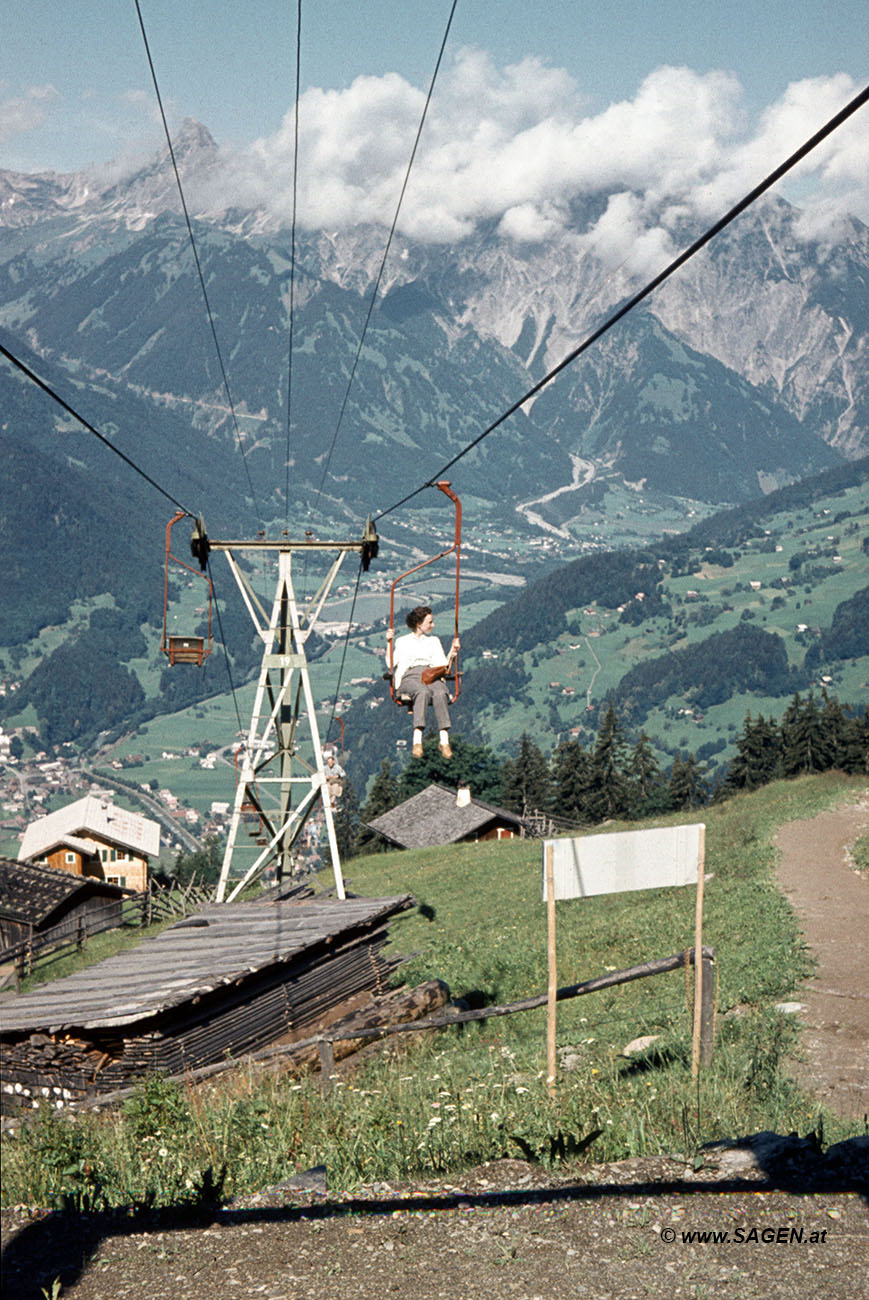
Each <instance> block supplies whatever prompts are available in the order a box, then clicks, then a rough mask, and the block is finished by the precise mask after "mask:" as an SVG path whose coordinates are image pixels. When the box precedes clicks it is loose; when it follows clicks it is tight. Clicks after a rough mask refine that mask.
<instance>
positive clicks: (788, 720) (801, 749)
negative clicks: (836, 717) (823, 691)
mask: <svg viewBox="0 0 869 1300" xmlns="http://www.w3.org/2000/svg"><path fill="white" fill-rule="evenodd" d="M781 731H782V770H783V772H784V775H785V776H797V775H798V774H799V773H801V772H824V771H826V769H827V768H829V767H830V766H831V757H832V756H831V750H830V745H829V742H828V739H827V737H826V736H825V733H824V726H823V721H822V718H821V710H820V709H819V708H818V702H817V700H816V699H815V697H814V694H813V693H812V692H811V691H810V692H809V694H808V696H807V697H806V700H805V702H803V701H802V700H801V699H800V697H799V695H795V696H794V698H793V699H792V700H791V702H790V704H789V705H788V707H787V708H786V709H785V713H784V717H783V718H782V723H781Z"/></svg>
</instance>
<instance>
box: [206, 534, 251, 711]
mask: <svg viewBox="0 0 869 1300" xmlns="http://www.w3.org/2000/svg"><path fill="white" fill-rule="evenodd" d="M207 564H208V576H209V577H210V578H211V580H212V585H213V583H214V579H213V577H212V574H211V561H210V560H208V561H207ZM214 609H215V612H216V614H217V628H218V631H219V633H220V644H221V646H222V647H223V661H224V663H225V664H226V675H227V677H228V678H229V689H230V693H231V694H232V705H233V708H234V709H235V716H236V720H237V722H238V730H239V731H240V732H243V731H244V723H243V722H242V720H241V710H240V709H239V707H238V696H237V694H236V690H235V682H234V681H233V677H232V665H231V663H230V659H229V651H228V650H227V648H226V636H225V635H224V631H223V618H222V617H221V613H220V600H219V598H218V597H217V595H216V594H215V597H214Z"/></svg>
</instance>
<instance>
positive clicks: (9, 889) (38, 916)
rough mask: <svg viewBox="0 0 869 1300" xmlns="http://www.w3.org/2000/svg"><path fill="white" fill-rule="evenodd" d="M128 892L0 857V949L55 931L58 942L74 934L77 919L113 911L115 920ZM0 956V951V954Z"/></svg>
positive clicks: (32, 864)
mask: <svg viewBox="0 0 869 1300" xmlns="http://www.w3.org/2000/svg"><path fill="white" fill-rule="evenodd" d="M128 892H129V891H128V890H126V889H122V888H121V887H120V886H119V885H110V884H108V883H107V882H106V881H105V880H98V879H96V878H95V877H93V876H74V875H71V874H70V873H69V872H68V871H58V870H57V869H55V868H54V867H46V866H42V865H40V864H37V863H33V862H13V861H12V859H11V858H0V949H3V950H5V949H7V948H12V947H14V946H15V945H16V944H19V943H21V942H22V941H24V940H27V939H32V938H34V936H36V935H39V934H44V933H45V932H46V931H47V930H52V931H53V932H55V934H56V937H57V940H58V942H62V941H63V939H64V937H65V936H68V937H69V938H70V939H73V938H75V936H76V934H77V933H78V931H79V925H80V922H81V920H82V919H83V918H87V917H90V916H93V915H95V914H97V913H98V914H100V916H101V918H105V917H106V914H107V909H109V910H111V909H116V910H117V914H118V922H119V923H120V919H121V906H122V901H123V899H124V898H126V897H127V894H128ZM0 958H2V953H0Z"/></svg>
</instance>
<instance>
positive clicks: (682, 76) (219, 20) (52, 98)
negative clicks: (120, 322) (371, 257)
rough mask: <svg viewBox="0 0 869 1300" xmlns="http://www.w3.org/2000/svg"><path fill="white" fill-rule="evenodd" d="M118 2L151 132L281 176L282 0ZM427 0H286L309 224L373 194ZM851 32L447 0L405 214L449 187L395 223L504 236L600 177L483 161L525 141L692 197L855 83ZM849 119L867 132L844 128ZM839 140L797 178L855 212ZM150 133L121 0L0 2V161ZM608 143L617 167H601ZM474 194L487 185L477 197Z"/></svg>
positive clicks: (851, 5) (505, 157)
mask: <svg viewBox="0 0 869 1300" xmlns="http://www.w3.org/2000/svg"><path fill="white" fill-rule="evenodd" d="M140 3H141V7H142V12H143V16H144V20H145V24H146V28H147V31H148V37H149V41H150V44H151V50H152V54H153V57H154V62H155V66H156V69H157V75H158V78H159V81H160V87H161V91H162V94H163V97H164V101H165V103H166V106H167V110H168V113H169V117H170V125H171V126H172V128H173V130H175V129H177V125H178V123H179V122H180V121H181V119H182V118H184V117H187V116H190V117H194V118H196V119H197V120H199V121H201V122H202V123H204V124H205V125H206V126H207V127H208V128H209V130H210V131H211V133H212V134H213V135H214V136H215V138H216V139H217V140H218V142H219V143H220V144H221V145H222V146H225V147H227V149H228V150H229V151H231V152H232V153H233V154H234V156H235V163H236V168H235V174H236V177H237V178H238V180H239V185H240V186H241V188H242V189H244V190H245V193H246V194H250V195H252V196H253V197H254V198H257V197H260V198H261V197H262V192H263V190H264V189H265V188H268V186H267V181H266V178H278V182H279V183H280V184H283V183H284V179H285V172H286V167H287V155H288V151H290V141H291V138H292V133H291V131H290V130H289V119H288V117H287V114H288V110H290V108H291V106H292V101H293V93H294V78H295V25H296V4H295V3H292V2H291V0H284V2H283V3H278V0H210V2H209V0H182V2H181V3H179V0H140ZM449 8H450V4H449V0H426V3H421V2H420V0H390V2H387V0H364V3H363V2H362V0H314V2H313V3H312V0H303V4H302V82H303V88H304V90H305V91H306V98H304V99H303V105H302V113H301V116H300V122H301V125H302V127H303V128H304V130H305V131H306V132H307V134H306V136H305V145H304V152H303V155H302V162H303V163H305V162H306V163H307V173H306V174H307V177H308V182H309V184H308V197H307V199H306V200H305V201H306V202H307V204H308V208H307V209H306V211H307V212H308V218H309V220H310V221H311V222H322V221H323V220H324V219H325V216H327V215H328V211H329V210H330V209H329V204H332V205H333V208H334V211H335V212H336V213H338V214H339V216H338V217H336V220H343V219H344V217H343V216H341V214H343V213H345V212H346V211H348V210H349V209H350V208H352V207H353V205H354V203H356V202H357V201H358V200H359V197H360V194H362V192H363V191H364V195H363V198H364V199H365V200H370V203H371V205H372V211H373V210H374V207H376V205H378V204H380V203H381V201H383V202H386V196H387V192H390V193H391V189H390V187H391V186H393V183H394V180H395V177H396V176H397V175H398V173H399V170H400V166H401V163H402V161H403V160H406V158H407V156H408V154H409V148H410V143H411V141H412V134H411V136H410V138H407V137H408V133H409V132H412V130H413V127H414V123H415V122H416V121H417V120H418V114H419V109H420V106H421V95H422V92H423V91H424V90H425V89H426V88H427V86H428V82H429V79H430V77H431V73H432V69H433V66H434V60H435V57H436V54H437V50H438V48H439V44H440V40H441V37H442V34H443V30H444V27H445V23H446V18H447V15H448V13H449ZM867 28H869V22H867V17H866V8H865V3H863V0H860V2H858V0H832V3H829V4H821V3H811V4H806V3H803V4H802V5H797V6H794V5H793V4H792V3H790V2H789V3H784V2H783V0H762V2H758V0H753V2H749V0H718V2H717V3H716V4H715V5H712V4H710V3H703V4H697V3H690V0H689V2H688V3H685V0H683V2H682V3H679V4H676V3H671V2H670V0H645V2H640V0H610V3H609V4H608V5H607V6H606V8H605V9H604V8H603V7H602V6H599V5H591V4H588V3H585V2H584V0H575V2H574V3H568V2H566V0H534V2H533V3H529V0H522V3H519V0H500V2H499V0H459V4H458V7H457V11H456V17H455V19H454V22H453V27H452V30H451V33H450V39H449V43H448V47H447V59H446V62H445V64H444V69H443V72H442V78H441V81H439V84H438V90H437V92H436V99H435V104H434V105H433V110H432V118H431V126H430V133H429V134H428V135H427V137H426V139H425V142H424V143H425V147H426V149H427V150H428V154H427V158H428V159H429V162H430V163H431V165H430V166H429V165H428V163H427V162H426V161H425V160H422V161H421V178H422V179H421V181H420V198H419V203H418V212H419V211H421V207H422V203H423V198H422V195H423V194H424V193H425V192H426V190H427V192H428V196H429V206H430V207H431V206H432V205H431V195H432V194H436V195H438V196H440V191H441V190H442V189H443V185H444V178H445V177H446V178H448V182H449V183H448V185H447V189H448V191H449V193H448V194H447V196H446V198H445V199H444V201H443V202H440V198H439V202H438V203H436V204H435V205H434V206H435V207H437V208H438V211H437V212H435V213H434V214H433V215H432V216H431V217H430V219H429V221H428V225H427V226H426V224H425V223H424V222H422V218H421V217H420V216H418V217H417V223H418V226H419V228H418V229H417V230H416V232H415V233H417V234H421V235H422V236H423V237H429V238H449V237H452V236H454V235H455V234H456V233H461V232H462V231H463V230H466V229H467V228H468V225H469V223H470V224H472V223H473V222H474V221H476V220H479V219H480V218H481V217H483V216H487V217H489V216H491V215H493V212H494V213H495V214H496V215H500V216H505V215H506V216H507V218H508V227H509V228H510V229H511V230H513V231H514V232H516V233H517V234H518V235H521V234H522V232H523V231H527V232H528V233H529V237H530V234H531V233H533V232H535V231H539V230H545V229H548V228H551V227H552V223H553V222H555V223H556V224H557V223H558V220H559V216H558V209H559V204H562V205H563V204H564V203H565V202H566V199H567V197H569V194H573V193H576V192H579V191H581V190H583V189H586V190H587V189H588V188H593V187H594V185H597V184H599V183H602V180H601V177H600V176H598V175H595V176H591V174H590V173H591V171H592V170H593V169H591V168H589V167H588V166H585V167H583V168H580V169H579V171H581V173H582V174H581V176H579V177H578V178H577V176H573V178H572V179H571V180H570V182H569V183H564V184H559V185H558V186H556V187H554V188H553V187H551V186H548V185H547V184H546V183H545V182H544V180H543V179H542V178H541V177H539V176H538V177H537V178H535V179H532V180H531V181H529V182H528V183H527V184H525V183H524V182H523V183H519V182H518V181H517V182H516V183H511V184H510V185H505V184H503V182H504V178H505V176H506V175H510V176H511V177H512V174H513V173H512V172H511V169H515V171H516V174H517V175H518V173H519V172H521V171H522V170H523V169H525V170H527V169H529V168H530V169H531V171H533V170H534V164H535V162H536V161H538V160H539V158H541V157H542V158H544V159H545V160H546V164H547V166H548V168H549V174H550V176H554V175H555V174H556V173H557V172H558V171H559V168H561V169H562V170H566V171H571V170H573V171H576V170H577V169H576V168H572V167H571V164H572V163H573V162H574V161H575V154H576V151H577V150H579V149H582V150H586V151H588V150H592V149H593V150H594V151H595V156H596V158H597V159H598V160H599V162H600V164H601V167H600V171H601V173H602V174H603V179H604V180H606V183H607V184H608V185H609V187H610V189H612V188H613V185H614V184H615V185H616V186H617V185H618V184H623V185H624V187H625V189H626V191H628V190H630V191H631V192H639V193H641V194H648V193H650V192H653V193H652V197H653V198H654V199H655V200H656V201H659V200H661V198H662V196H663V197H666V198H667V200H668V201H670V202H673V201H676V200H679V201H681V199H682V197H683V195H682V193H681V191H682V190H684V189H685V187H693V189H694V191H695V192H699V191H700V190H702V191H703V192H704V193H705V195H706V197H707V199H708V205H709V206H710V209H711V210H715V208H716V204H718V205H720V203H721V202H724V201H727V200H728V199H729V198H731V197H733V196H735V195H738V194H741V193H742V192H744V191H745V190H746V189H747V188H749V187H750V184H751V183H754V180H755V179H758V178H759V177H758V176H757V175H756V173H758V172H760V174H763V169H764V168H767V167H768V166H772V165H775V163H776V162H778V161H780V160H781V158H782V157H784V156H785V154H786V152H789V151H790V149H791V148H792V147H795V146H796V144H799V143H801V141H802V139H804V138H805V137H806V136H807V135H809V134H810V133H811V131H812V130H814V129H815V128H816V127H817V126H820V125H821V124H822V123H823V122H824V121H825V120H827V118H828V117H829V116H830V115H831V114H832V112H835V111H836V109H837V108H838V107H840V106H841V104H843V103H844V102H846V101H847V99H849V98H851V97H852V95H853V94H854V93H855V92H856V90H857V89H859V88H860V87H861V85H862V83H863V81H864V80H865V79H866V66H865V65H866V59H865V54H866V51H867V48H869V41H867V35H869V31H867ZM471 51H473V53H471ZM510 67H513V68H514V69H516V70H515V71H514V72H513V73H508V72H507V71H506V70H507V69H508V68H510ZM662 69H681V72H679V73H678V74H676V73H672V72H671V73H666V72H663V71H662ZM359 77H362V78H364V81H363V82H361V83H360V82H357V83H356V85H355V89H353V90H352V93H351V87H353V84H354V79H355V78H359ZM324 92H325V93H324ZM866 115H867V110H863V112H862V114H860V115H859V116H861V117H863V118H865V117H866ZM427 129H428V128H427ZM860 130H861V133H862V135H863V137H864V138H866V137H867V136H869V131H867V129H866V123H865V122H864V123H861V126H860ZM656 132H659V134H656ZM850 135H851V142H850V145H849V148H848V149H846V148H845V145H846V144H848V141H847V140H845V138H844V137H843V138H842V141H841V142H838V143H837V148H836V150H834V151H832V152H831V151H828V153H827V154H826V155H825V158H819V159H818V160H816V161H817V167H816V169H815V172H816V174H815V175H814V177H813V179H812V183H813V184H814V187H815V190H816V191H819V192H820V196H821V198H822V199H823V201H824V202H826V203H827V204H828V205H829V204H830V203H831V202H834V203H835V204H837V205H838V206H840V207H841V206H842V205H844V206H845V207H846V208H848V209H849V210H851V211H856V212H857V213H858V215H860V216H862V218H863V219H864V220H869V202H867V200H866V194H865V180H864V181H861V179H860V173H861V171H862V172H863V176H864V178H865V174H866V172H867V171H869V167H865V169H864V164H865V162H866V155H865V149H864V148H861V146H860V145H859V143H858V142H857V141H856V138H855V137H856V135H857V127H856V125H855V127H854V128H853V129H852V130H851V133H850ZM393 136H394V137H395V138H394V139H393ZM451 137H452V140H453V142H454V145H455V147H454V148H452V149H451V148H450V140H451ZM628 137H630V147H629V148H627V151H626V152H627V157H626V158H622V156H621V155H622V149H623V144H624V141H625V140H626V139H627V138H628ZM460 141H461V142H463V147H461V146H460V145H459V143H458V142H460ZM161 143H162V135H161V131H160V128H159V123H158V121H157V118H156V106H155V103H154V95H153V90H152V87H151V83H150V77H149V73H148V68H147V62H146V57H145V52H144V47H143V43H142V39H141V35H140V32H139V26H138V20H137V17H136V10H135V5H134V3H133V0H6V3H5V5H4V32H3V40H2V45H0V166H2V167H5V168H9V169H11V170H16V171H37V170H48V169H51V170H57V171H73V170H79V169H81V168H84V167H86V166H89V165H91V164H97V165H102V164H106V163H108V162H109V161H110V160H112V159H116V158H132V157H133V156H134V155H141V154H143V153H147V152H151V151H153V150H154V149H155V148H158V147H160V145H161ZM541 144H542V147H541ZM438 150H439V151H440V153H439V155H438V156H436V152H437V151H438ZM471 153H473V154H474V155H475V157H474V161H473V165H472V163H471V160H470V154H471ZM834 154H835V156H834ZM656 156H657V157H663V158H665V159H667V160H668V166H669V161H670V160H674V159H675V160H676V161H678V162H679V166H681V167H682V172H681V173H680V176H681V179H680V180H677V179H676V170H677V168H676V165H675V163H674V165H673V166H672V167H671V168H670V170H671V172H672V176H671V178H670V182H669V183H668V184H667V185H665V186H663V187H662V186H660V185H657V186H656V185H654V184H652V182H651V181H650V179H649V174H650V171H651V165H652V163H653V161H654V160H655V158H656ZM607 159H617V160H618V163H619V166H618V168H616V172H618V174H617V175H616V174H615V172H613V174H610V171H612V169H611V168H610V169H609V171H608V170H607V166H606V162H607ZM680 159H681V161H679V160H680ZM427 167H428V170H426V168H427ZM457 169H458V170H457ZM809 170H811V169H809ZM257 173H258V174H257ZM459 175H460V176H461V183H459V182H458V181H456V180H455V177H456V176H459ZM493 178H494V184H493ZM381 182H382V184H381ZM808 183H809V182H808V181H806V180H805V179H804V180H803V182H802V184H803V186H804V188H805V187H806V185H808ZM577 186H578V187H579V190H577V188H576V187H577ZM487 188H488V189H489V190H490V191H491V190H492V189H493V188H494V189H495V190H496V191H498V197H497V200H487V197H486V194H485V191H486V189H487ZM333 189H334V193H333ZM501 191H503V192H501ZM318 194H319V195H321V196H322V195H324V194H328V201H326V200H325V199H322V198H321V201H319V202H318V200H317V195H318ZM693 201H694V200H693V199H692V202H693ZM362 206H363V208H364V206H365V205H364V202H363V205H362ZM412 207H413V205H412V202H411V204H410V205H409V208H408V213H409V219H410V218H411V217H412ZM389 209H390V202H386V209H385V210H389ZM363 214H364V215H370V213H368V212H364V213H363Z"/></svg>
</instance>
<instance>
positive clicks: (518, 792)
mask: <svg viewBox="0 0 869 1300" xmlns="http://www.w3.org/2000/svg"><path fill="white" fill-rule="evenodd" d="M551 800H552V779H551V777H550V774H549V767H548V765H547V762H546V759H545V758H544V757H543V754H542V752H541V751H540V749H538V747H537V745H535V743H534V741H533V740H532V739H531V737H530V736H529V735H528V733H527V732H525V731H523V732H522V738H521V740H520V741H519V751H518V753H517V755H516V757H515V758H514V759H510V758H508V759H507V761H506V762H505V763H504V766H503V767H502V769H501V802H502V804H503V806H504V807H505V808H509V809H510V811H511V812H515V813H518V814H519V815H520V817H525V816H528V815H529V814H530V813H533V812H535V811H540V812H548V811H549V808H550V805H551Z"/></svg>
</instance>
